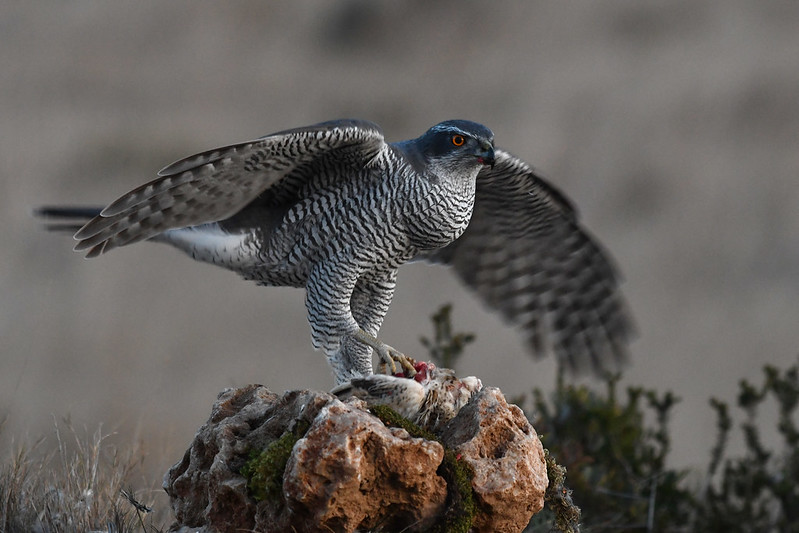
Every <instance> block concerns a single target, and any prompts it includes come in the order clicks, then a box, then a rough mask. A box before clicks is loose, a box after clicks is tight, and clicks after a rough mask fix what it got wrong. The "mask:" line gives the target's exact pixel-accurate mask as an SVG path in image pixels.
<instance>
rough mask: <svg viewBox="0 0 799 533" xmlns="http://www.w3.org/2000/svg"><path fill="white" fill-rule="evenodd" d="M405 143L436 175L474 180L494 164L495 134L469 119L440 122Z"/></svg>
mask: <svg viewBox="0 0 799 533" xmlns="http://www.w3.org/2000/svg"><path fill="white" fill-rule="evenodd" d="M408 144H411V145H412V148H413V149H414V150H413V151H414V152H416V154H414V155H418V156H419V157H420V158H421V159H422V160H423V162H424V167H425V168H426V169H427V170H429V171H431V172H432V173H433V174H434V175H437V176H448V177H460V176H463V177H466V178H470V179H474V178H475V177H476V176H477V173H478V172H480V169H481V168H483V167H484V166H490V165H493V164H494V133H493V132H492V131H491V130H490V129H488V128H486V127H485V126H483V125H482V124H478V123H476V122H471V121H468V120H448V121H446V122H441V123H440V124H436V125H435V126H433V127H432V128H430V129H429V130H427V131H426V132H425V134H424V135H422V136H421V137H419V138H417V139H414V140H413V141H410V142H409V143H408ZM410 147H411V146H407V148H410Z"/></svg>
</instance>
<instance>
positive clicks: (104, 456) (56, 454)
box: [0, 420, 168, 533]
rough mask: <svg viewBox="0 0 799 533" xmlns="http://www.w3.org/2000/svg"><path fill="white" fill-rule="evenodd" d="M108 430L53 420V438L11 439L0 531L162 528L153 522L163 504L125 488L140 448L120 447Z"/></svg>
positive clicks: (2, 479)
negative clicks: (30, 441)
mask: <svg viewBox="0 0 799 533" xmlns="http://www.w3.org/2000/svg"><path fill="white" fill-rule="evenodd" d="M3 425H4V424H3V421H0V435H2V432H3ZM110 436H111V434H104V433H103V431H102V428H100V429H98V430H97V431H95V432H94V433H93V434H89V432H88V431H86V432H85V435H80V434H79V433H78V432H77V431H76V430H75V429H74V428H73V427H72V425H71V423H70V421H69V420H65V421H64V422H62V424H61V425H59V424H58V423H57V422H56V423H55V424H54V438H55V441H54V444H51V445H48V439H47V438H44V437H42V438H40V439H38V440H37V441H35V442H34V443H33V444H27V443H22V444H16V445H12V447H11V448H12V451H11V452H10V453H9V454H8V456H7V457H3V462H2V464H0V532H8V533H15V532H23V531H24V532H26V533H28V532H40V533H50V532H59V533H61V532H73V531H74V532H81V533H83V532H90V531H103V532H108V533H123V532H133V531H145V532H153V531H163V530H164V529H165V528H164V527H163V526H162V525H156V524H164V523H166V521H167V520H168V516H167V510H166V509H160V510H156V511H155V512H151V509H150V507H148V503H147V501H146V498H142V497H141V496H139V495H137V494H151V492H149V488H148V489H147V490H145V491H134V490H133V489H132V488H130V480H131V478H132V475H133V474H134V473H135V472H136V470H137V469H138V468H139V467H140V466H141V463H142V461H143V459H144V454H143V452H142V450H141V448H140V447H139V446H134V447H132V449H131V450H129V451H121V450H119V449H118V448H117V447H116V446H114V445H112V444H111V443H110V442H109V437H110ZM141 499H145V501H144V502H143V503H142V502H141ZM150 505H151V504H150Z"/></svg>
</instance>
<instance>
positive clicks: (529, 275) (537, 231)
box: [424, 150, 632, 372]
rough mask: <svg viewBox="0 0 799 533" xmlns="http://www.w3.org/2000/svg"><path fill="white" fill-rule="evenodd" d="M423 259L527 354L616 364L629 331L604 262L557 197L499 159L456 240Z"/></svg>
mask: <svg viewBox="0 0 799 533" xmlns="http://www.w3.org/2000/svg"><path fill="white" fill-rule="evenodd" d="M424 259H427V260H429V261H432V262H437V263H444V264H448V265H451V266H452V268H453V269H454V270H455V272H457V274H458V276H459V277H460V279H461V280H462V281H463V282H464V283H465V284H466V285H467V286H468V287H469V288H471V289H472V290H474V291H475V292H476V293H477V294H478V295H479V296H480V298H481V299H482V301H483V302H484V303H485V304H486V305H487V306H488V307H490V308H492V309H495V310H497V311H499V312H500V313H501V314H502V316H503V317H504V318H505V319H506V320H507V321H508V322H510V323H511V324H513V325H515V326H518V328H519V329H520V330H521V332H522V334H523V335H524V336H525V338H526V340H527V341H528V343H529V344H530V346H531V347H532V348H533V350H534V353H535V354H542V353H545V352H546V351H547V349H548V350H551V351H553V352H554V353H555V355H556V356H557V357H558V358H559V359H560V361H561V362H562V363H565V364H566V365H567V366H568V367H570V368H571V369H572V370H582V369H585V368H586V367H591V368H592V369H593V370H594V371H596V372H603V371H606V370H610V369H611V365H608V363H609V362H612V363H614V365H613V366H616V364H617V363H618V362H620V360H621V359H623V358H624V356H625V353H626V345H627V342H628V340H629V337H630V335H631V333H632V324H631V321H630V318H629V315H628V313H627V309H626V306H625V304H624V301H623V299H622V297H621V294H620V292H619V287H618V285H619V278H618V275H617V274H616V272H615V269H614V267H613V265H612V264H611V261H610V258H609V256H608V254H607V253H606V252H605V251H604V250H603V249H602V248H601V247H600V245H599V244H598V243H597V242H596V241H595V240H594V239H593V238H592V237H591V235H589V234H588V232H586V230H585V229H584V228H583V227H582V226H581V225H580V224H579V222H578V220H577V214H576V212H575V210H574V208H573V207H572V205H571V203H570V202H569V201H568V200H567V199H566V198H565V196H563V195H562V194H561V193H560V192H559V191H558V190H557V189H555V188H554V187H553V186H552V185H550V184H549V183H547V182H546V181H544V180H543V179H542V178H541V177H539V176H537V175H536V174H535V172H534V171H533V170H532V169H531V168H530V167H529V166H528V165H527V164H526V163H525V162H523V161H521V160H520V159H517V158H516V157H513V156H512V155H510V154H508V153H506V152H503V151H500V150H497V151H496V163H495V165H494V167H493V168H485V169H483V170H482V171H481V172H480V174H479V176H478V178H477V193H476V198H475V206H474V213H473V215H472V219H471V222H470V223H469V227H468V228H467V229H466V232H465V233H464V234H463V235H462V236H461V237H460V238H459V239H458V240H456V241H455V242H453V243H452V244H450V245H449V246H447V247H445V248H442V249H441V250H438V251H436V252H434V253H432V254H431V255H429V256H426V257H424Z"/></svg>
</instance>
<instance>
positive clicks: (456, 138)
mask: <svg viewBox="0 0 799 533" xmlns="http://www.w3.org/2000/svg"><path fill="white" fill-rule="evenodd" d="M465 142H466V139H464V138H463V135H453V136H452V144H454V145H455V146H463V143H465Z"/></svg>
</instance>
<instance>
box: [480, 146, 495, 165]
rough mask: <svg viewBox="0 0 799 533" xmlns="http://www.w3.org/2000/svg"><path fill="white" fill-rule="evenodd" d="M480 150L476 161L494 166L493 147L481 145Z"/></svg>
mask: <svg viewBox="0 0 799 533" xmlns="http://www.w3.org/2000/svg"><path fill="white" fill-rule="evenodd" d="M481 148H483V151H482V152H478V154H477V161H478V162H480V163H481V164H483V165H485V166H490V167H491V168H494V147H493V146H491V145H486V146H481Z"/></svg>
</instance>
